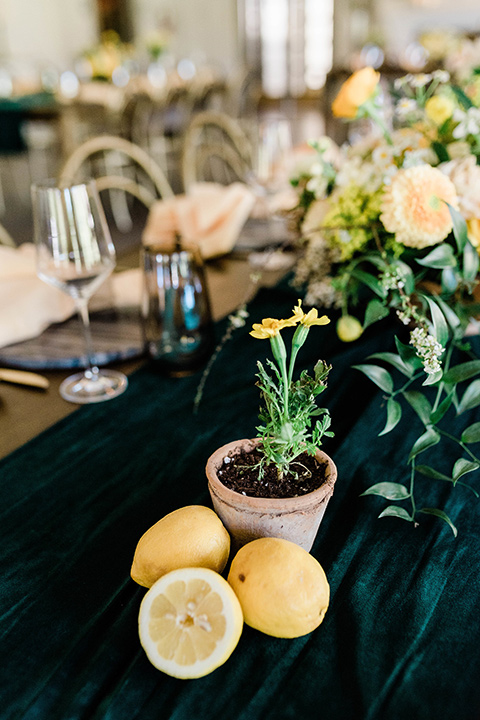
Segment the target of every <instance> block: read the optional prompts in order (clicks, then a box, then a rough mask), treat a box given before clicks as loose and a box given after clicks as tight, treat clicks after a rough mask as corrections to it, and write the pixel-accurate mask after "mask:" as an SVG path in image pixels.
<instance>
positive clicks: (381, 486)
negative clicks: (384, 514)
mask: <svg viewBox="0 0 480 720" xmlns="http://www.w3.org/2000/svg"><path fill="white" fill-rule="evenodd" d="M364 495H381V497H384V498H386V499H387V500H406V499H407V498H409V497H410V493H409V492H408V489H407V488H406V487H405V485H401V484H400V483H395V482H379V483H376V484H375V485H372V486H371V487H369V488H368V490H365V492H363V493H362V494H361V495H360V497H363V496H364Z"/></svg>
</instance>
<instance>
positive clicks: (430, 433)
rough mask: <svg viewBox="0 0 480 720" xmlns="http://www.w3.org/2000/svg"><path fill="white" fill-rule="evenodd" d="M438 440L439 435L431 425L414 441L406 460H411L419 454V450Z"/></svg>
mask: <svg viewBox="0 0 480 720" xmlns="http://www.w3.org/2000/svg"><path fill="white" fill-rule="evenodd" d="M438 442H440V435H439V433H438V432H437V431H436V430H435V428H433V427H429V428H427V430H426V431H425V432H424V433H423V435H421V436H420V437H419V438H418V440H417V441H416V442H414V444H413V447H412V449H411V450H410V455H409V456H408V462H410V461H411V460H413V458H414V457H416V456H417V455H419V454H420V453H421V452H424V451H425V450H428V449H429V448H431V447H433V446H434V445H436V444H437V443H438Z"/></svg>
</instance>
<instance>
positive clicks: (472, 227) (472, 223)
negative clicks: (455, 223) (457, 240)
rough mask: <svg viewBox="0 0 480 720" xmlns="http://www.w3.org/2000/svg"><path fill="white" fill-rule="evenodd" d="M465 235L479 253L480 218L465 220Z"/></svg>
mask: <svg viewBox="0 0 480 720" xmlns="http://www.w3.org/2000/svg"><path fill="white" fill-rule="evenodd" d="M467 235H468V239H469V240H470V242H471V243H472V245H473V246H474V247H476V248H477V252H480V218H471V219H470V220H467Z"/></svg>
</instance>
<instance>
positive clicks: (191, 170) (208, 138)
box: [182, 110, 252, 191]
mask: <svg viewBox="0 0 480 720" xmlns="http://www.w3.org/2000/svg"><path fill="white" fill-rule="evenodd" d="M251 167H252V148H251V144H250V141H249V139H248V137H247V135H246V134H245V133H244V131H243V129H242V127H241V126H240V124H239V123H238V121H237V120H236V119H235V118H233V117H230V116H229V115H227V114H225V113H222V112H215V111H208V110H207V111H205V112H201V113H198V114H197V115H196V116H195V117H194V118H193V120H192V121H191V123H190V125H189V127H188V129H187V132H186V135H185V140H184V146H183V153H182V179H183V186H184V189H185V191H188V188H189V187H190V186H191V185H192V184H193V183H195V182H199V181H207V182H208V181H209V182H218V183H221V184H223V185H228V184H229V183H231V182H234V181H245V179H246V178H247V176H248V174H249V172H250V170H251Z"/></svg>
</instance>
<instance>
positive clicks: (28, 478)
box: [0, 284, 480, 720]
mask: <svg viewBox="0 0 480 720" xmlns="http://www.w3.org/2000/svg"><path fill="white" fill-rule="evenodd" d="M295 300H296V295H295V293H294V292H292V290H291V289H289V287H288V286H287V285H286V284H285V285H283V286H281V287H278V288H275V289H272V290H264V291H261V293H260V294H259V295H258V297H257V298H256V299H255V300H254V301H253V302H252V303H251V304H250V306H249V310H250V318H249V321H248V324H247V326H246V327H245V328H242V329H238V330H236V331H235V333H234V335H233V337H232V338H231V340H230V341H229V343H228V344H227V345H226V347H225V348H224V349H223V351H222V353H221V355H220V358H219V359H218V360H217V362H216V363H215V364H214V366H213V369H212V372H211V375H210V377H209V378H208V381H207V383H206V386H205V391H204V396H203V400H202V403H201V405H200V408H199V412H198V413H197V414H193V413H192V406H193V399H194V396H195V393H196V389H197V386H198V382H199V380H200V374H197V375H195V376H192V377H189V378H183V379H168V378H164V377H162V376H160V375H158V374H156V373H155V372H154V370H153V369H152V368H150V367H149V366H148V365H146V366H145V367H144V368H142V369H141V370H139V371H138V372H137V373H136V374H134V375H133V376H132V377H131V379H130V386H129V389H128V391H127V392H126V393H125V394H124V395H122V396H121V397H119V398H117V399H115V400H113V401H111V402H108V403H104V404H100V405H96V406H92V407H83V408H81V409H79V410H78V411H77V412H75V413H74V414H73V415H72V416H70V417H68V418H66V419H65V420H63V421H61V422H60V423H58V424H57V425H56V426H54V427H53V428H51V429H49V430H47V431H46V432H45V433H43V434H42V435H40V436H39V437H37V438H36V439H34V440H33V441H31V442H30V443H28V444H27V445H25V446H24V447H22V448H20V449H19V450H18V451H16V452H14V453H13V454H11V455H10V456H9V457H7V458H6V459H4V460H3V462H1V463H0V483H1V497H2V503H1V512H0V527H1V531H0V535H1V552H0V602H1V605H0V637H1V644H0V698H1V703H0V717H1V718H2V720H7V719H8V720H11V719H12V720H13V719H15V720H17V719H19V718H22V720H23V719H26V720H33V719H35V720H67V718H68V720H77V719H78V720H80V719H82V720H100V719H102V720H107V719H108V720H160V719H161V720H167V719H168V720H196V719H198V720H203V719H204V718H205V719H207V718H208V719H209V720H217V719H222V720H224V719H225V718H228V719H229V720H287V719H289V718H292V719H293V718H295V719H297V718H309V719H310V718H315V720H317V719H318V720H356V719H357V718H358V719H360V718H361V719H365V720H410V719H411V718H415V720H432V718H439V719H441V720H474V719H475V720H478V718H479V716H480V683H479V681H478V678H479V676H480V627H479V624H480V621H479V609H480V602H479V565H480V529H479V528H480V522H479V521H480V508H479V502H478V501H477V500H476V499H475V498H474V496H473V494H472V493H470V492H468V491H467V490H465V489H464V488H461V487H456V488H455V489H453V488H452V487H451V486H450V485H448V484H447V483H441V482H436V483H435V482H432V481H431V480H426V479H425V481H422V494H423V500H424V504H425V505H429V506H440V507H444V509H445V511H446V512H447V513H448V515H449V516H450V517H451V518H452V521H453V522H454V523H455V524H456V525H457V527H458V528H459V535H458V537H457V538H456V539H455V538H454V537H453V535H452V533H451V531H450V530H449V528H448V527H447V526H446V525H445V524H444V523H443V522H441V521H439V520H438V519H435V518H432V517H428V516H425V518H424V519H423V520H422V522H421V524H420V525H419V526H418V527H416V528H414V527H412V525H411V524H409V523H406V522H403V521H401V520H398V519H395V518H384V519H381V520H378V519H376V516H377V515H378V514H379V512H380V511H381V510H382V509H383V507H384V506H385V501H383V500H381V499H380V498H376V497H360V494H361V493H362V492H363V491H364V490H365V489H366V488H367V487H368V486H369V485H370V484H372V482H375V481H380V480H391V481H399V482H406V481H407V479H408V469H407V466H406V464H405V459H406V455H407V451H408V450H409V449H410V447H411V445H412V444H413V441H414V440H415V439H416V437H417V436H418V434H419V429H420V428H419V421H418V420H417V419H416V416H415V415H414V414H413V412H411V411H409V410H408V409H407V408H405V413H406V418H407V422H406V423H402V426H401V429H400V428H399V427H397V429H396V430H395V431H393V432H392V433H391V434H390V435H387V436H385V437H380V438H378V437H377V434H378V432H380V430H381V429H382V428H383V425H384V422H385V411H384V408H383V407H382V403H383V399H382V393H381V391H379V390H378V389H377V388H376V387H375V386H374V385H373V384H371V383H370V382H369V381H368V380H367V379H366V378H364V376H363V375H361V374H360V373H359V372H358V371H355V370H353V369H352V368H351V365H352V364H354V363H358V362H362V361H363V360H364V359H365V358H366V357H367V355H368V354H370V353H372V352H375V351H378V350H380V349H382V350H389V349H392V347H391V345H392V337H393V334H392V332H391V328H390V327H389V326H388V325H381V324H380V325H379V326H378V327H377V328H372V329H371V331H369V332H367V333H366V335H365V336H364V337H363V338H361V339H360V341H358V342H357V343H355V344H349V345H344V344H342V343H340V341H339V340H338V339H337V338H336V336H335V329H334V326H333V323H332V324H331V325H330V326H328V327H325V328H319V329H317V328H314V331H312V333H311V334H310V336H309V339H308V341H307V344H306V345H305V347H304V348H303V349H302V351H301V353H302V354H301V355H300V356H299V361H300V364H301V365H304V366H307V367H310V368H311V367H313V364H314V362H315V361H316V360H317V359H318V358H319V357H323V358H325V359H327V360H329V361H330V362H331V363H332V364H333V371H332V373H331V377H330V382H329V387H328V389H327V391H326V392H325V393H324V395H323V396H322V403H323V401H324V402H325V405H326V406H328V407H329V408H330V410H331V414H332V418H333V429H334V431H335V437H334V438H333V439H329V440H327V441H326V442H325V443H324V446H323V448H324V449H325V451H326V452H327V453H328V454H330V455H331V456H332V457H333V458H334V460H335V462H336V464H337V467H338V481H337V483H336V488H335V492H334V495H333V498H332V500H331V501H330V504H329V506H328V509H327V512H326V515H325V518H324V520H323V523H322V525H321V527H320V531H319V534H318V536H317V539H316V542H315V544H314V547H313V549H312V554H313V555H314V556H315V557H316V558H317V559H318V560H319V561H320V563H321V564H322V565H323V567H324V569H325V572H326V573H327V577H328V579H329V582H330V586H331V603H330V608H329V610H328V612H327V614H326V617H325V620H324V622H323V624H322V625H321V626H320V627H319V628H318V629H317V630H316V631H315V632H313V633H311V634H310V635H308V636H306V637H303V638H298V639H295V640H281V639H276V638H271V637H268V636H266V635H262V634H261V633H259V632H257V631H255V630H252V629H251V628H248V627H245V629H244V632H243V635H242V637H241V640H240V643H239V645H238V647H237V649H236V650H235V652H234V654H233V655H232V656H231V658H230V659H229V660H228V661H227V663H226V664H225V665H223V666H222V667H221V668H219V669H217V670H216V671H215V672H213V673H212V674H211V675H208V676H207V677H205V678H201V679H199V680H192V681H180V680H175V679H173V678H170V677H168V676H166V675H163V674H162V673H160V672H158V671H157V670H156V669H155V668H154V667H152V666H151V665H150V663H149V662H148V660H147V658H146V656H145V654H144V652H143V650H142V648H141V646H140V643H139V640H138V634H137V617H138V609H139V605H140V601H141V599H142V597H143V595H144V592H145V589H143V588H140V587H138V586H137V585H136V584H135V583H134V582H133V581H132V580H131V579H130V577H129V571H130V565H131V561H132V557H133V552H134V549H135V546H136V543H137V541H138V539H139V537H140V536H141V534H142V533H143V532H144V531H145V530H146V529H147V528H148V527H150V526H151V525H152V524H153V523H154V522H156V521H157V520H158V519H159V518H160V517H161V516H163V515H165V514H166V513H168V512H170V511H171V510H174V509H175V508H177V507H180V506H183V505H188V504H197V503H198V504H204V505H209V506H210V499H209V496H208V492H207V487H206V480H205V474H204V466H205V463H206V460H207V458H208V456H209V455H210V453H211V452H213V450H215V449H216V448H217V447H218V446H219V445H221V444H223V443H225V442H228V441H230V440H232V439H236V438H241V437H250V436H252V435H253V434H254V427H255V424H256V422H257V410H258V394H257V392H258V391H257V388H256V387H255V385H254V379H255V378H254V375H255V372H256V361H257V359H261V360H263V359H264V358H265V357H267V356H269V345H268V343H266V342H262V341H258V340H254V339H253V338H251V337H250V336H249V335H248V331H249V329H250V325H251V323H253V322H258V321H260V320H261V319H262V318H263V317H267V316H273V317H287V316H288V315H289V314H290V312H291V309H292V307H293V304H294V302H295ZM224 328H225V324H224V323H221V324H219V325H218V326H217V328H216V329H217V334H218V337H220V336H221V335H222V332H223V330H224ZM475 419H480V418H478V416H477V418H476V417H475V412H471V421H472V422H473V421H475ZM454 430H455V421H453V420H452V431H454ZM429 452H432V453H434V452H435V450H433V451H427V453H429ZM427 453H425V463H427V462H428V459H429V456H428V455H427ZM456 457H457V454H456V452H455V451H454V449H453V448H449V447H447V448H446V450H445V452H444V454H443V453H442V456H441V457H438V454H437V455H436V456H435V464H436V467H437V468H438V469H439V470H443V471H449V470H450V469H451V467H452V464H453V462H454V460H455V459H456ZM471 477H472V478H473V480H472V484H475V479H474V476H473V475H472V476H471ZM476 483H477V487H478V480H477V481H476Z"/></svg>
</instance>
